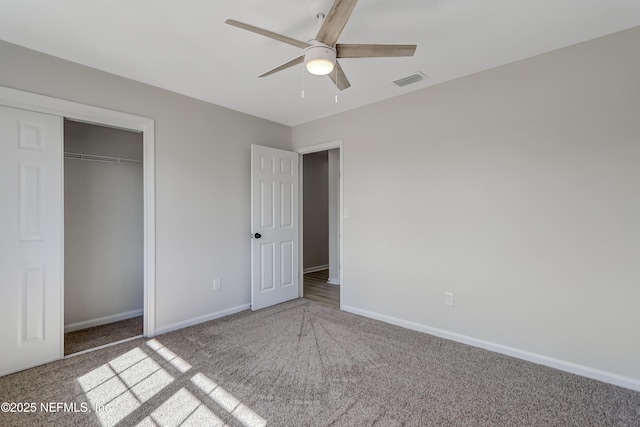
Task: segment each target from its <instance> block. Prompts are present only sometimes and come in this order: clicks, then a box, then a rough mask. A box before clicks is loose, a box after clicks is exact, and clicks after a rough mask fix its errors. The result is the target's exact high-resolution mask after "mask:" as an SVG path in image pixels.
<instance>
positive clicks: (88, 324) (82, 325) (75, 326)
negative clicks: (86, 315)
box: [64, 308, 144, 334]
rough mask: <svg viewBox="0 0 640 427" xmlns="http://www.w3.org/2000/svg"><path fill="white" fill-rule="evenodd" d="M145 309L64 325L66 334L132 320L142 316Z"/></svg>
mask: <svg viewBox="0 0 640 427" xmlns="http://www.w3.org/2000/svg"><path fill="white" fill-rule="evenodd" d="M143 313H144V311H143V309H141V308H140V309H138V310H131V311H127V312H124V313H118V314H112V315H109V316H104V317H99V318H97V319H90V320H85V321H82V322H76V323H70V324H68V325H64V333H65V334H66V333H67V332H73V331H79V330H81V329H87V328H92V327H94V326H101V325H106V324H107V323H113V322H119V321H120V320H125V319H131V318H132V317H138V316H142V315H143Z"/></svg>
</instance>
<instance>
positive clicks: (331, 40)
mask: <svg viewBox="0 0 640 427" xmlns="http://www.w3.org/2000/svg"><path fill="white" fill-rule="evenodd" d="M356 3H358V0H334V1H333V4H332V5H331V8H330V9H329V12H327V15H326V16H325V17H324V21H323V22H322V25H321V26H320V30H319V31H318V35H317V36H316V40H317V41H319V42H322V43H324V44H327V45H329V46H335V44H336V42H337V41H338V38H340V34H342V30H343V29H344V26H345V25H346V24H347V21H348V20H349V17H350V16H351V12H353V8H354V7H356Z"/></svg>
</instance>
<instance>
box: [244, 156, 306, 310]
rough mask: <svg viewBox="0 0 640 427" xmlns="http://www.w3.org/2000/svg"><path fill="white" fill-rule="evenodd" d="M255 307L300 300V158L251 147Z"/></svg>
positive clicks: (252, 301) (254, 308)
mask: <svg viewBox="0 0 640 427" xmlns="http://www.w3.org/2000/svg"><path fill="white" fill-rule="evenodd" d="M251 237H252V240H251V309H252V310H258V309H261V308H264V307H268V306H271V305H274V304H278V303H281V302H284V301H288V300H291V299H295V298H298V280H299V279H298V268H299V267H298V264H299V260H298V154H297V153H292V152H290V151H284V150H278V149H275V148H270V147H263V146H260V145H252V146H251Z"/></svg>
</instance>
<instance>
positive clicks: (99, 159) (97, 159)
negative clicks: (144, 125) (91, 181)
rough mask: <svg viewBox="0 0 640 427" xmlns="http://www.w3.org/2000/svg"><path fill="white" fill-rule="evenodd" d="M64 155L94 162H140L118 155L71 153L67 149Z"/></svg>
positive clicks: (134, 163)
mask: <svg viewBox="0 0 640 427" xmlns="http://www.w3.org/2000/svg"><path fill="white" fill-rule="evenodd" d="M64 157H65V158H66V159H77V160H92V161H94V162H107V163H121V164H123V165H141V164H142V160H134V159H123V158H120V157H109V156H97V155H95V154H82V153H71V152H69V151H65V152H64Z"/></svg>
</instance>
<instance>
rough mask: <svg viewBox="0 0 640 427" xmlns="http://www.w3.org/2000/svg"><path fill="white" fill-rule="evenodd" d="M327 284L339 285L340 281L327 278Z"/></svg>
mask: <svg viewBox="0 0 640 427" xmlns="http://www.w3.org/2000/svg"><path fill="white" fill-rule="evenodd" d="M327 283H328V284H330V285H340V279H339V278H333V277H329V280H327Z"/></svg>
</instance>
